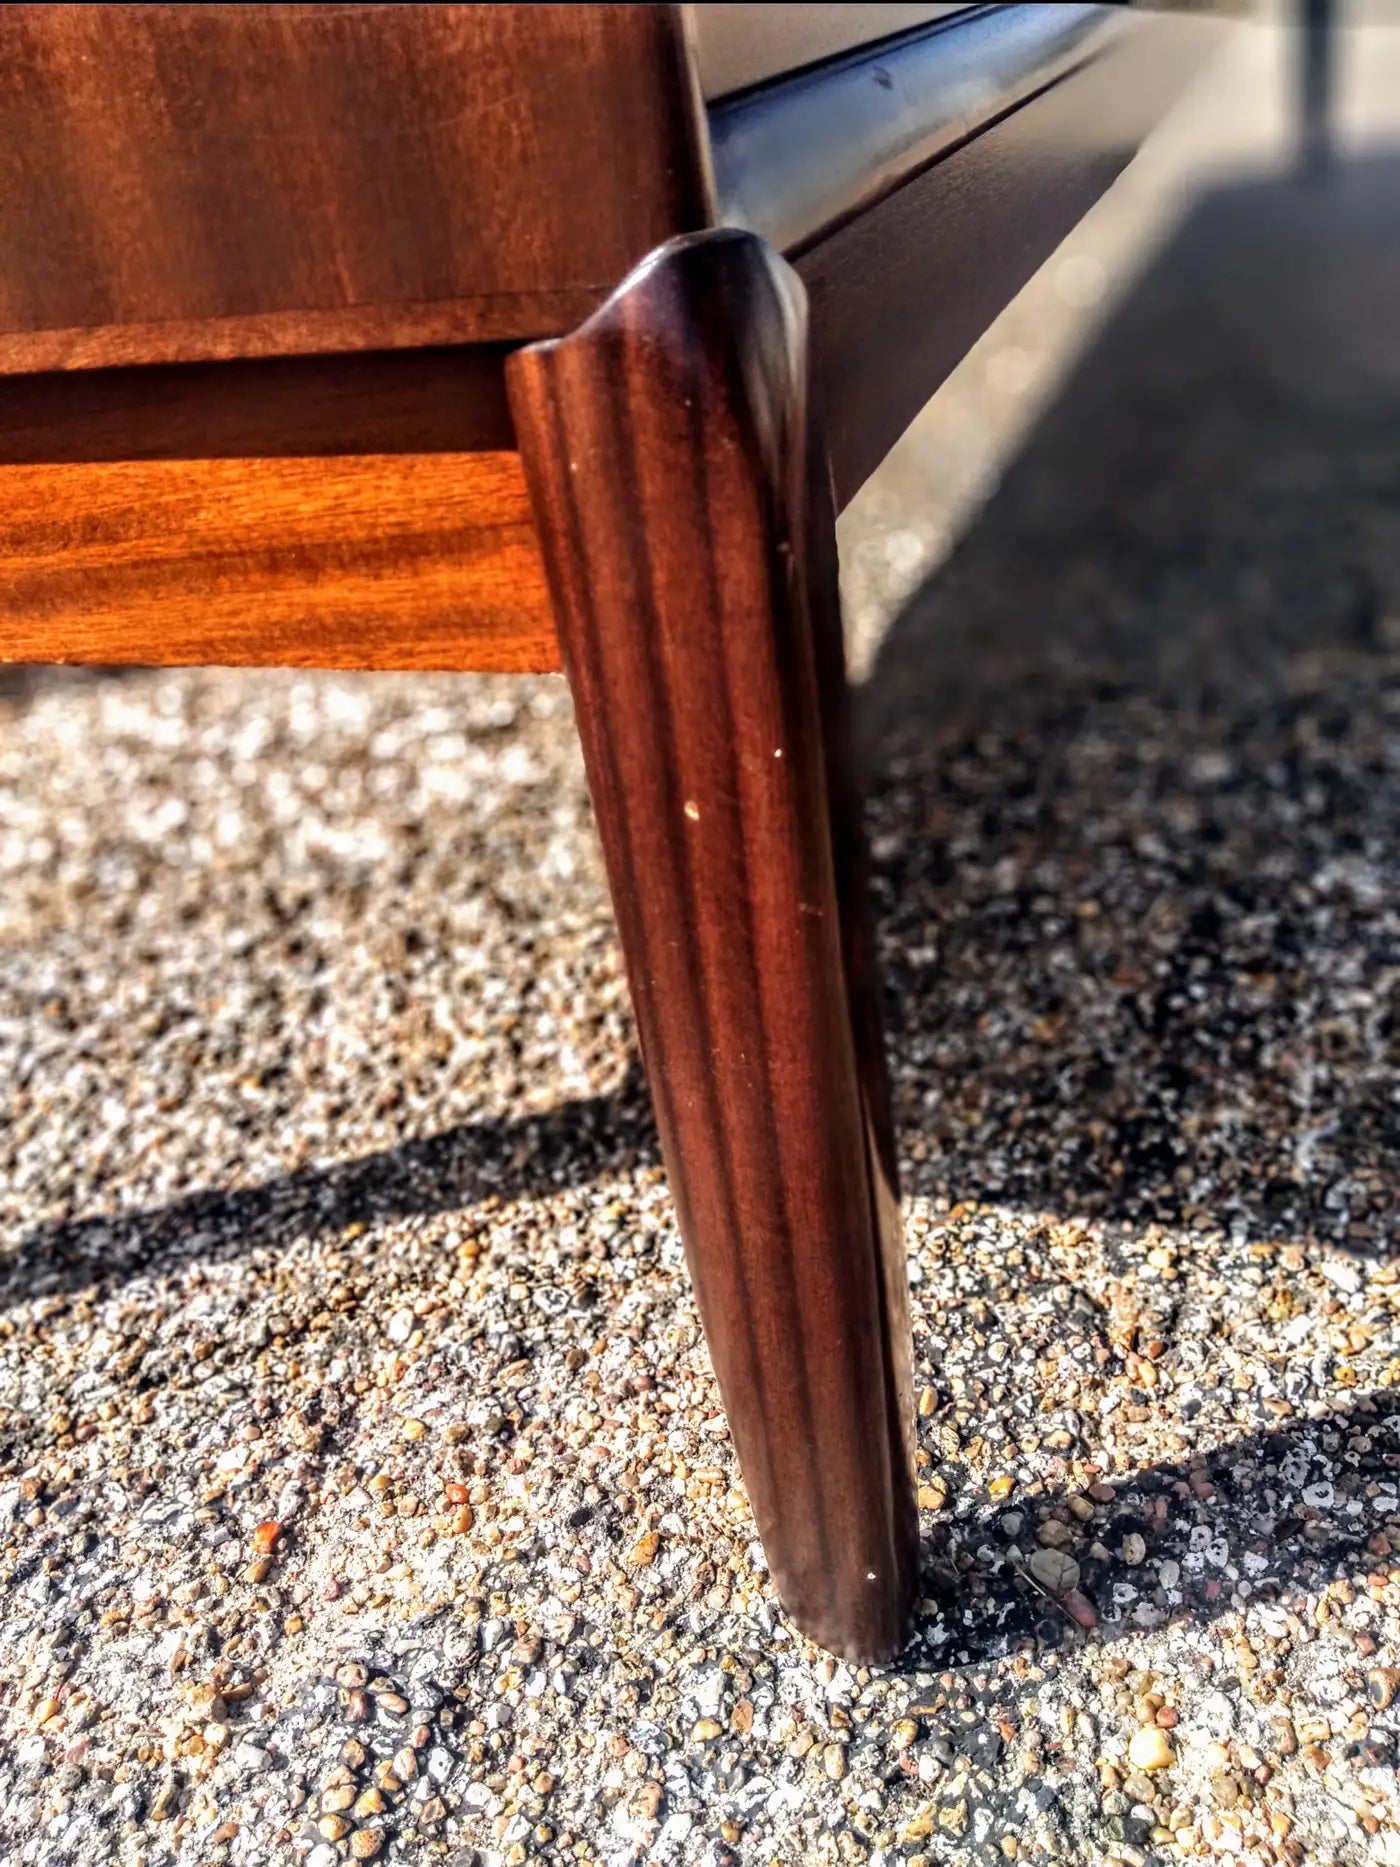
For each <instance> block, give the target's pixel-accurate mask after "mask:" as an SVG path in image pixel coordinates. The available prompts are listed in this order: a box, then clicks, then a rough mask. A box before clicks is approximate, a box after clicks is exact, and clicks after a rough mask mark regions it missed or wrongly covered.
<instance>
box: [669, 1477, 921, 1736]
mask: <svg viewBox="0 0 1400 1867" xmlns="http://www.w3.org/2000/svg"><path fill="white" fill-rule="evenodd" d="M905 1495H906V1496H908V1493H907V1492H906V1493H905ZM690 1735H691V1737H692V1738H693V1739H694V1741H695V1742H696V1743H697V1744H712V1743H713V1742H714V1741H715V1739H716V1738H717V1737H723V1736H724V1726H723V1725H722V1724H721V1723H720V1722H719V1720H718V1719H716V1718H700V1719H698V1720H697V1721H696V1723H694V1724H693V1725H691V1727H690Z"/></svg>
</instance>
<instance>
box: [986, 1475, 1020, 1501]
mask: <svg viewBox="0 0 1400 1867" xmlns="http://www.w3.org/2000/svg"><path fill="white" fill-rule="evenodd" d="M1015 1489H1016V1480H1015V1479H1014V1478H1013V1477H1012V1476H1011V1474H1010V1472H998V1473H997V1475H996V1477H995V1478H993V1479H992V1480H991V1482H990V1483H989V1484H988V1486H987V1495H988V1497H994V1498H1004V1497H1010V1496H1011V1493H1012V1492H1013V1491H1014V1490H1015Z"/></svg>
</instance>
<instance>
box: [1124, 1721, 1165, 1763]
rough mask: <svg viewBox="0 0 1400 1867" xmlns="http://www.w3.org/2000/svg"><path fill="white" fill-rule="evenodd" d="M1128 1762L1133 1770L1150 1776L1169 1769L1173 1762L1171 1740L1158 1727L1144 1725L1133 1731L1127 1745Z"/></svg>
mask: <svg viewBox="0 0 1400 1867" xmlns="http://www.w3.org/2000/svg"><path fill="white" fill-rule="evenodd" d="M1128 1761H1129V1763H1131V1764H1132V1766H1133V1768H1134V1769H1135V1770H1142V1771H1143V1772H1144V1773H1145V1774H1148V1775H1150V1774H1151V1773H1152V1772H1153V1771H1154V1770H1166V1769H1169V1768H1170V1767H1171V1765H1172V1763H1173V1762H1174V1761H1175V1756H1174V1753H1173V1751H1172V1747H1171V1740H1170V1739H1169V1738H1168V1736H1167V1734H1166V1732H1165V1731H1163V1730H1162V1729H1161V1727H1160V1726H1158V1725H1155V1724H1148V1725H1144V1726H1143V1727H1142V1729H1141V1730H1138V1731H1134V1733H1133V1735H1132V1738H1131V1739H1130V1740H1129V1743H1128Z"/></svg>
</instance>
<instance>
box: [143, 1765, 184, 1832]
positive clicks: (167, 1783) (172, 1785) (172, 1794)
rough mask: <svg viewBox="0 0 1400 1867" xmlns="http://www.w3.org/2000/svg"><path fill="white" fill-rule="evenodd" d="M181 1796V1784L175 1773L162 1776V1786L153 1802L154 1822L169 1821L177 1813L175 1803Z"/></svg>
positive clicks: (151, 1812) (152, 1817)
mask: <svg viewBox="0 0 1400 1867" xmlns="http://www.w3.org/2000/svg"><path fill="white" fill-rule="evenodd" d="M179 1797H180V1784H179V1782H178V1780H177V1779H176V1778H175V1777H174V1776H173V1775H167V1776H165V1777H163V1778H162V1780H161V1785H160V1788H159V1789H158V1790H157V1791H156V1793H155V1798H154V1800H153V1801H152V1803H151V1809H150V1815H151V1820H152V1821H153V1822H164V1821H168V1820H169V1819H170V1817H171V1816H172V1815H173V1814H174V1813H175V1804H176V1802H177V1801H178V1800H179Z"/></svg>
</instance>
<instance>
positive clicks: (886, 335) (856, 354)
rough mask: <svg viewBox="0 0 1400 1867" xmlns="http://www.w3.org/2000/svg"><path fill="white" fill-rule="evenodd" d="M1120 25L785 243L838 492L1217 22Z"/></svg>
mask: <svg viewBox="0 0 1400 1867" xmlns="http://www.w3.org/2000/svg"><path fill="white" fill-rule="evenodd" d="M1044 10H1045V11H1047V12H1048V11H1051V9H1049V8H1046V9H1044ZM1124 26H1125V27H1131V28H1132V30H1130V31H1129V30H1125V31H1123V32H1120V33H1118V34H1116V35H1115V36H1114V39H1113V42H1112V45H1111V47H1110V48H1109V49H1108V50H1106V51H1105V52H1104V53H1103V54H1102V55H1101V56H1097V57H1093V58H1091V59H1089V60H1087V61H1086V62H1085V63H1084V64H1082V65H1081V66H1079V67H1078V68H1077V69H1076V70H1074V71H1073V72H1071V73H1070V74H1069V75H1068V76H1066V77H1063V78H1062V79H1060V80H1059V81H1058V82H1056V83H1053V84H1051V85H1049V86H1048V87H1047V88H1046V89H1044V90H1042V91H1038V92H1037V93H1036V94H1035V95H1034V96H1032V97H1031V98H1030V99H1028V100H1027V101H1026V102H1024V103H1022V104H1021V105H1020V106H1019V107H1018V108H1016V109H1014V110H1012V111H1011V112H1010V113H1009V114H1008V115H1005V116H1003V117H1001V118H999V119H997V120H996V121H995V122H994V123H992V124H991V126H990V127H988V128H985V129H983V130H981V131H980V132H979V133H978V134H977V135H975V136H973V137H971V138H970V139H969V140H968V141H966V142H963V143H961V144H959V145H958V146H957V147H955V148H954V149H953V150H952V151H951V152H950V153H948V154H946V155H944V156H943V157H942V158H941V159H940V160H938V161H936V162H934V163H932V164H931V165H930V166H929V167H927V168H925V169H922V170H921V171H920V172H919V173H918V174H916V175H915V176H914V177H913V178H912V179H910V180H909V181H906V182H905V183H904V184H903V185H902V186H901V187H899V188H897V189H895V190H894V192H893V193H891V194H888V195H885V196H884V197H883V198H882V199H880V200H878V201H877V202H875V203H874V205H873V206H871V207H869V208H868V209H866V210H865V211H863V212H862V213H860V214H858V215H857V216H856V217H855V218H854V219H851V220H849V221H847V222H845V223H844V224H843V225H841V226H839V227H838V228H837V229H836V230H835V231H834V232H833V233H832V234H830V236H828V237H824V238H822V239H820V240H818V241H817V242H816V243H815V244H813V245H811V246H809V247H807V248H805V249H804V250H803V251H802V252H801V253H800V255H799V256H798V257H797V258H796V260H795V262H794V263H795V265H796V267H797V270H798V272H799V273H800V274H801V276H802V279H803V282H804V284H805V285H806V287H807V292H808V297H809V301H810V305H811V317H812V345H813V363H812V367H813V376H814V380H815V384H816V391H817V395H818V399H819V401H820V403H821V406H822V409H823V412H824V415H825V418H826V425H827V436H828V444H829V447H830V451H831V463H832V472H833V476H834V479H835V485H836V496H837V503H838V505H840V506H844V505H845V504H846V502H847V501H848V500H849V499H850V498H851V497H852V496H853V495H854V494H855V493H856V491H857V490H858V489H859V488H860V486H861V485H862V484H863V482H864V481H865V480H866V479H868V478H869V476H870V474H871V473H873V472H874V470H875V468H876V467H877V466H878V465H879V464H880V462H881V461H882V460H883V459H884V457H885V455H886V454H887V453H888V452H889V450H890V448H891V447H892V446H893V445H894V443H895V441H897V440H898V438H899V436H900V435H901V434H902V433H903V432H904V430H905V428H907V427H908V425H909V423H910V422H911V421H912V420H913V419H914V416H915V415H916V414H917V413H918V412H919V410H920V409H921V408H922V407H923V406H924V404H925V403H926V402H927V401H928V399H929V397H930V396H932V394H933V393H934V391H935V390H936V389H937V388H938V385H939V384H940V383H941V382H942V381H943V379H944V377H945V376H946V375H947V374H948V372H949V370H951V369H952V367H953V365H954V364H955V363H957V362H958V361H959V360H960V359H961V358H962V357H963V356H964V355H965V354H966V353H967V351H968V350H969V349H971V347H972V345H973V344H974V343H975V342H976V341H977V339H978V338H979V337H980V336H981V335H982V333H983V331H984V330H986V328H987V326H988V325H989V324H990V323H991V322H992V320H993V319H994V318H995V317H996V315H997V314H998V312H1000V311H1001V309H1002V307H1003V306H1004V305H1006V304H1007V303H1008V302H1009V300H1010V299H1011V298H1012V297H1013V296H1014V295H1015V293H1016V292H1017V291H1019V290H1020V288H1021V286H1022V285H1023V284H1024V283H1025V281H1026V280H1027V279H1028V278H1029V277H1030V276H1031V274H1032V273H1033V272H1034V271H1035V270H1036V268H1037V267H1038V266H1039V265H1041V264H1042V262H1043V261H1044V260H1046V259H1047V258H1048V257H1049V256H1050V254H1051V253H1052V252H1053V251H1054V250H1055V248H1056V247H1057V246H1058V245H1059V243H1060V242H1061V241H1062V240H1063V239H1064V238H1065V237H1066V235H1068V234H1069V233H1070V232H1071V231H1072V229H1073V228H1074V226H1075V224H1076V223H1077V222H1078V221H1079V220H1080V219H1081V218H1082V216H1083V215H1084V214H1085V213H1086V212H1087V210H1088V209H1089V208H1090V207H1091V206H1092V205H1093V203H1094V202H1095V201H1096V200H1097V199H1098V198H1099V196H1100V195H1101V194H1102V193H1103V192H1104V190H1105V189H1106V188H1107V187H1108V186H1109V185H1110V184H1111V182H1112V181H1113V179H1114V177H1115V176H1116V175H1117V174H1118V172H1119V171H1120V170H1121V169H1122V168H1123V166H1124V165H1125V164H1126V163H1127V161H1128V160H1129V158H1130V157H1131V156H1132V155H1133V153H1134V151H1135V150H1136V149H1137V147H1138V144H1139V143H1140V142H1141V140H1142V138H1143V137H1144V136H1145V135H1146V133H1147V132H1148V130H1149V129H1150V128H1151V127H1152V125H1153V124H1154V123H1155V122H1156V121H1157V120H1158V118H1159V117H1160V116H1161V115H1162V113H1163V112H1164V111H1165V110H1166V109H1167V108H1168V107H1169V105H1170V104H1171V102H1172V101H1173V100H1174V99H1175V97H1176V96H1177V95H1178V94H1179V92H1180V91H1181V90H1182V89H1183V88H1184V87H1185V85H1186V84H1187V83H1188V82H1189V80H1190V78H1191V77H1192V76H1193V75H1194V73H1195V72H1196V70H1197V69H1198V68H1199V66H1200V64H1201V63H1202V61H1203V60H1204V59H1205V58H1206V57H1207V56H1208V55H1209V53H1210V52H1211V51H1212V50H1213V49H1214V48H1215V47H1216V46H1217V45H1218V44H1219V36H1220V32H1221V30H1222V27H1221V25H1220V23H1219V22H1217V21H1215V20H1210V19H1202V18H1196V17H1185V16H1180V15H1168V16H1162V15H1153V16H1150V17H1147V18H1145V19H1144V20H1143V21H1141V22H1139V21H1138V20H1136V19H1132V20H1127V21H1124ZM941 30H942V31H945V32H947V33H948V34H949V36H950V37H951V36H952V35H953V34H955V33H958V32H962V31H964V30H966V28H965V27H964V26H962V25H960V24H958V23H957V22H956V21H955V22H953V23H952V24H951V25H949V26H947V27H945V28H942V29H941Z"/></svg>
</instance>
